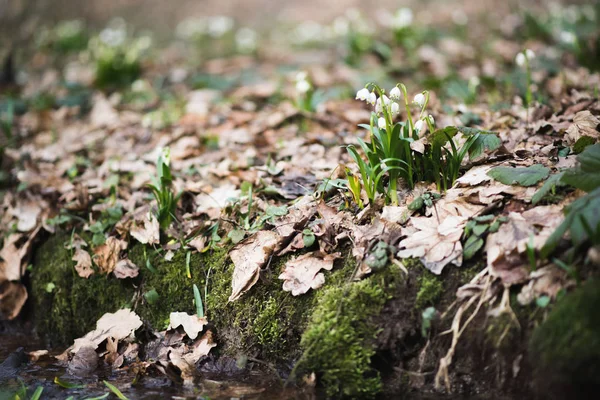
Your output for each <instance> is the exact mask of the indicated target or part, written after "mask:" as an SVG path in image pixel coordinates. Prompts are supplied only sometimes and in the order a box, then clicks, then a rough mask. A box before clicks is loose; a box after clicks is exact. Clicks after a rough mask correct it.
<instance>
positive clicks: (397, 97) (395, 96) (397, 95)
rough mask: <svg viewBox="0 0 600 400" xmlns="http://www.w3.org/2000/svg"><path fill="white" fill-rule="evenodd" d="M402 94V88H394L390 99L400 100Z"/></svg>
mask: <svg viewBox="0 0 600 400" xmlns="http://www.w3.org/2000/svg"><path fill="white" fill-rule="evenodd" d="M401 96H402V93H401V92H400V88H399V87H398V86H394V87H393V88H392V90H390V99H392V100H400V97H401Z"/></svg>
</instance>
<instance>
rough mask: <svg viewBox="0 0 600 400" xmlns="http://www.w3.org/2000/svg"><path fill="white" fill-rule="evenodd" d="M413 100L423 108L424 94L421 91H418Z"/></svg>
mask: <svg viewBox="0 0 600 400" xmlns="http://www.w3.org/2000/svg"><path fill="white" fill-rule="evenodd" d="M413 102H414V103H415V104H416V105H418V106H419V107H421V108H423V106H424V105H425V95H424V94H423V93H418V94H417V95H416V96H415V98H414V99H413Z"/></svg>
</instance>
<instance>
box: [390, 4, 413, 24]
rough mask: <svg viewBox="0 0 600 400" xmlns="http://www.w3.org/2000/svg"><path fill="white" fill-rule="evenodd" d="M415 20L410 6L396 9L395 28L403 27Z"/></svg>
mask: <svg viewBox="0 0 600 400" xmlns="http://www.w3.org/2000/svg"><path fill="white" fill-rule="evenodd" d="M412 21H413V12H412V10H411V9H410V8H406V7H405V8H401V9H399V10H398V11H396V15H395V17H394V28H396V29H402V28H405V27H407V26H409V25H410V24H412Z"/></svg>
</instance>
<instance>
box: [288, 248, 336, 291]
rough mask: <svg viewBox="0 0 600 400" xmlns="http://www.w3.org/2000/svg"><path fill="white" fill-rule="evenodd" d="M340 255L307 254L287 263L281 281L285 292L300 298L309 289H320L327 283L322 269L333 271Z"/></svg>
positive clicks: (318, 252) (317, 252) (316, 252)
mask: <svg viewBox="0 0 600 400" xmlns="http://www.w3.org/2000/svg"><path fill="white" fill-rule="evenodd" d="M340 257H341V254H340V253H335V254H323V253H321V252H320V251H315V252H312V253H306V254H303V255H301V256H299V257H295V258H293V259H291V260H289V261H288V262H287V263H285V267H284V269H283V272H282V273H281V275H279V279H282V280H283V281H284V282H283V290H284V291H286V292H292V296H299V295H301V294H304V293H306V292H308V290H309V289H318V288H320V287H321V286H323V284H324V283H325V275H323V273H322V272H320V271H321V270H322V269H325V270H327V271H331V269H332V268H333V262H334V261H335V260H336V259H337V258H340Z"/></svg>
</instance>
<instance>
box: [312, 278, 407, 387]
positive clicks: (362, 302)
mask: <svg viewBox="0 0 600 400" xmlns="http://www.w3.org/2000/svg"><path fill="white" fill-rule="evenodd" d="M400 279H401V276H400V271H399V270H398V269H397V268H395V267H388V268H387V269H385V270H384V271H381V272H380V273H376V274H374V275H371V276H369V277H367V278H366V279H364V280H362V281H360V282H349V283H346V284H344V285H330V286H329V287H327V288H324V289H323V288H322V289H320V292H319V295H318V299H317V303H316V308H315V310H314V312H313V314H312V317H311V320H310V323H309V325H308V327H307V329H306V331H305V332H304V334H303V336H302V342H301V344H302V346H303V348H304V349H305V351H304V354H303V358H302V359H301V361H300V369H301V370H303V371H314V372H316V373H317V375H318V376H320V379H321V381H322V382H323V384H324V385H325V388H326V390H327V394H328V395H330V396H334V395H335V396H344V397H351V398H357V397H360V398H368V397H374V396H375V395H376V394H377V393H378V392H380V391H381V389H382V384H381V379H380V376H379V374H378V372H377V371H376V370H374V369H373V368H372V367H371V357H372V356H373V355H374V354H375V338H376V336H377V334H378V332H379V331H378V328H377V325H376V324H375V323H374V319H375V318H376V317H377V316H379V314H380V313H381V310H382V309H383V306H384V305H385V303H386V301H388V300H389V299H390V298H391V296H392V295H391V293H393V291H394V289H395V288H396V285H397V283H398V281H399V280H400Z"/></svg>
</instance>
